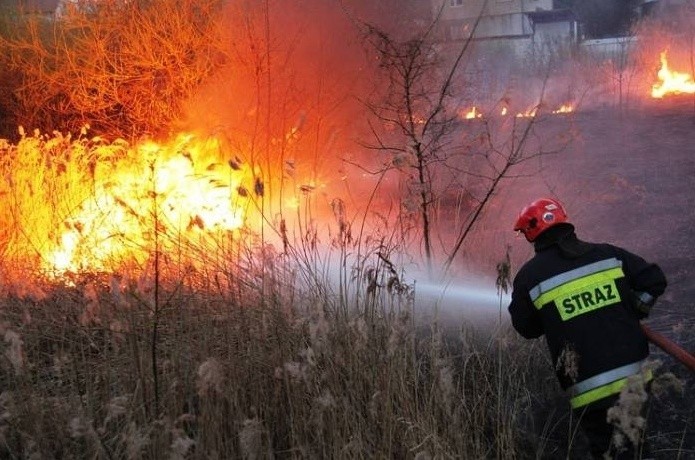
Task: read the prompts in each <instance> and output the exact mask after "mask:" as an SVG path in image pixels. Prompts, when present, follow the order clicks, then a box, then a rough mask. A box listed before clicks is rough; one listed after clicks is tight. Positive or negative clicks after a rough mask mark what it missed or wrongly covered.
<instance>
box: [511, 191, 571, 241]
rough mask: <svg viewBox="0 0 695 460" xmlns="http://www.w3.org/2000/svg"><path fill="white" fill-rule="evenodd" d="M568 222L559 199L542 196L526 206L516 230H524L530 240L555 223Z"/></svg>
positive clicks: (518, 220)
mask: <svg viewBox="0 0 695 460" xmlns="http://www.w3.org/2000/svg"><path fill="white" fill-rule="evenodd" d="M563 222H567V213H566V212H565V208H563V207H562V205H561V204H560V202H559V201H557V200H553V199H552V198H540V199H538V200H536V201H534V202H533V203H531V204H530V205H528V206H526V207H525V208H524V209H523V210H522V211H521V214H519V217H518V218H517V219H516V223H515V224H514V230H515V231H519V232H522V233H523V234H524V236H525V237H526V240H527V241H529V242H533V241H535V239H536V238H538V235H540V234H541V233H543V232H544V231H546V230H547V229H549V228H550V227H552V226H553V225H557V224H561V223H563Z"/></svg>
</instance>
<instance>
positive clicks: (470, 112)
mask: <svg viewBox="0 0 695 460" xmlns="http://www.w3.org/2000/svg"><path fill="white" fill-rule="evenodd" d="M572 112H574V106H573V105H572V104H569V103H568V104H562V105H561V106H560V107H558V108H557V109H555V110H551V111H550V113H553V114H566V113H572ZM537 114H538V107H531V108H529V109H527V110H525V111H523V112H517V113H516V114H514V117H516V118H533V117H535V116H536V115H537ZM507 115H511V112H510V111H509V109H508V108H507V107H502V109H500V111H499V116H502V117H504V116H507ZM459 116H460V118H461V119H464V120H473V119H476V118H484V114H483V112H482V111H481V110H480V109H479V108H478V107H475V106H474V107H472V108H470V109H463V110H461V111H460V112H459Z"/></svg>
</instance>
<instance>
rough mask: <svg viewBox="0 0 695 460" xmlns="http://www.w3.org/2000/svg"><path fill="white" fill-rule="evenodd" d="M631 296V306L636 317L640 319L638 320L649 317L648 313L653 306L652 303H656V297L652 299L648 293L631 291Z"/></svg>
mask: <svg viewBox="0 0 695 460" xmlns="http://www.w3.org/2000/svg"><path fill="white" fill-rule="evenodd" d="M633 294H634V297H633V301H632V304H633V307H634V308H635V311H636V313H637V315H638V316H639V317H640V319H642V318H646V317H647V316H649V312H650V311H651V309H652V307H653V306H654V303H656V297H654V296H653V295H651V294H650V293H648V292H636V291H633Z"/></svg>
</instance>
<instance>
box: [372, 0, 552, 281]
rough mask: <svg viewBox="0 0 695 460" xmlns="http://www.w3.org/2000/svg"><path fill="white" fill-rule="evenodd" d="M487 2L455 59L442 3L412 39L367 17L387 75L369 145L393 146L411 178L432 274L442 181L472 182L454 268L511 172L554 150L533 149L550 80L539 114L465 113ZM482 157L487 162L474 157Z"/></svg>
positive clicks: (454, 245) (393, 159)
mask: <svg viewBox="0 0 695 460" xmlns="http://www.w3.org/2000/svg"><path fill="white" fill-rule="evenodd" d="M485 5H486V4H483V7H482V10H481V12H480V14H479V15H478V18H477V20H476V21H475V23H474V24H473V27H472V28H471V29H470V30H469V35H468V37H467V39H466V40H464V41H463V42H462V44H461V45H460V47H459V48H458V49H457V50H456V52H454V53H453V54H452V55H450V58H449V59H447V57H446V54H445V53H442V52H441V49H440V48H441V45H440V44H439V43H438V42H437V38H438V37H437V25H438V23H439V18H440V16H441V10H440V14H439V15H437V17H435V19H434V20H433V21H432V23H431V24H429V26H428V27H426V28H425V29H424V30H422V32H420V33H417V34H416V35H415V36H414V37H411V38H407V39H398V38H397V37H396V36H394V35H393V34H389V33H387V32H385V31H384V30H382V29H380V28H378V27H376V26H374V25H364V27H365V29H364V30H365V36H366V38H367V43H368V44H369V45H370V47H371V49H372V50H374V51H375V52H376V56H377V58H378V63H379V68H380V69H381V70H382V72H383V74H384V75H385V81H386V90H385V96H384V97H383V99H380V100H378V101H377V102H373V101H371V102H366V105H367V107H368V109H369V110H370V112H371V114H372V115H373V117H374V121H372V123H371V131H372V136H373V139H374V140H373V141H371V142H368V143H365V144H364V145H365V146H366V147H367V148H368V149H371V150H374V151H378V152H386V153H388V154H390V155H391V156H390V162H388V163H386V165H385V166H384V168H387V169H388V168H397V169H398V170H399V171H400V172H401V174H402V177H404V178H405V180H406V183H407V192H406V193H407V194H408V196H409V198H414V199H415V200H416V202H417V217H418V224H417V228H418V238H419V239H420V241H421V245H422V249H423V253H424V258H425V263H426V266H427V270H428V273H429V274H430V276H432V275H433V264H434V260H435V259H436V256H437V253H436V252H437V251H436V250H435V247H434V243H435V242H436V239H437V232H436V229H435V225H434V222H435V219H436V210H437V208H438V205H439V203H440V201H441V199H442V190H444V189H446V187H442V186H441V184H440V185H439V186H438V187H437V184H438V183H439V182H442V181H444V180H450V181H453V182H452V184H454V186H455V187H457V188H466V187H467V188H468V190H467V193H468V195H469V196H470V197H471V202H472V204H471V207H470V209H468V210H467V211H469V214H468V216H467V217H466V218H464V219H461V220H460V221H459V222H458V223H457V228H455V229H453V230H454V234H455V237H454V239H453V241H452V242H451V244H448V243H445V247H444V248H443V252H444V255H445V261H444V268H445V271H446V270H448V268H449V267H450V266H451V264H452V263H453V261H454V259H455V257H456V255H457V254H458V253H459V251H460V250H461V248H462V246H463V245H464V242H465V241H466V239H467V238H468V236H469V235H470V233H471V230H472V228H473V226H474V224H475V223H476V222H477V221H478V220H479V219H480V218H481V216H482V213H483V210H484V209H485V208H486V206H487V205H488V204H489V203H490V201H491V199H492V197H493V196H494V194H495V192H496V191H497V190H498V188H499V187H500V186H501V183H502V181H503V179H505V178H508V177H511V176H512V174H513V169H514V167H516V166H518V165H519V164H521V163H523V162H525V161H527V160H530V159H532V158H536V157H537V156H538V155H541V154H545V153H548V149H545V150H544V149H542V148H541V147H538V148H537V149H536V150H534V151H532V150H531V149H530V148H529V145H528V142H527V141H528V140H529V139H531V138H532V137H533V133H534V126H535V124H536V123H537V122H538V121H539V119H540V118H541V117H540V115H541V111H542V110H543V109H544V108H545V107H544V106H543V103H542V102H543V97H544V92H545V91H544V88H545V85H544V83H543V84H542V89H541V92H540V96H539V98H538V101H537V103H536V104H535V105H534V107H533V108H532V110H530V112H531V113H532V114H533V115H531V116H528V117H524V118H515V117H514V116H513V115H509V116H508V117H507V120H508V122H506V123H504V124H503V125H500V126H493V124H490V123H488V122H487V121H486V120H484V119H479V120H474V124H468V123H462V122H461V119H460V115H459V114H458V113H457V111H458V107H457V103H456V97H455V94H456V92H457V91H458V90H460V83H461V81H462V80H463V77H462V76H461V71H462V69H463V68H464V66H465V65H466V63H467V59H468V56H469V48H470V46H471V43H472V42H473V38H474V34H475V31H476V29H477V26H478V23H479V22H480V19H481V17H482V14H483V12H484V11H485ZM481 77H482V78H484V76H481ZM547 78H548V73H547V72H546V73H545V75H544V76H543V77H542V78H541V79H542V80H543V82H545V81H546V80H547ZM502 103H503V102H502V101H500V104H502ZM537 112H538V115H539V116H538V117H536V116H535V115H536V113H537ZM452 135H455V136H452ZM456 138H460V139H466V140H467V141H468V143H466V142H465V141H464V145H460V143H458V144H457V142H458V141H456ZM462 159H463V160H462ZM476 161H477V162H479V164H477V165H476V164H473V163H474V162H476ZM464 176H468V177H474V179H475V186H472V185H466V184H464V181H463V180H462V179H461V178H462V177H464ZM444 177H447V178H449V179H444ZM452 177H453V179H451V178H452ZM449 188H450V187H449ZM449 230H451V229H449Z"/></svg>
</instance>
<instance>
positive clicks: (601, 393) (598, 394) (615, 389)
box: [570, 370, 653, 409]
mask: <svg viewBox="0 0 695 460" xmlns="http://www.w3.org/2000/svg"><path fill="white" fill-rule="evenodd" d="M630 377H632V376H630ZM630 377H625V378H622V379H620V380H616V381H615V382H611V383H609V384H607V385H603V386H600V387H598V388H594V389H593V390H589V391H587V392H586V393H582V394H580V395H577V396H575V397H574V398H572V399H571V400H570V405H571V406H572V409H578V408H580V407H584V406H586V405H587V404H591V403H592V402H594V401H598V400H599V399H603V398H607V397H608V396H611V395H614V394H616V393H620V391H621V390H622V389H623V387H625V385H626V384H627V380H628V379H629V378H630ZM643 377H644V383H647V382H649V381H650V380H651V379H652V378H653V374H652V371H651V370H647V371H645V372H644V374H643Z"/></svg>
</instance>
